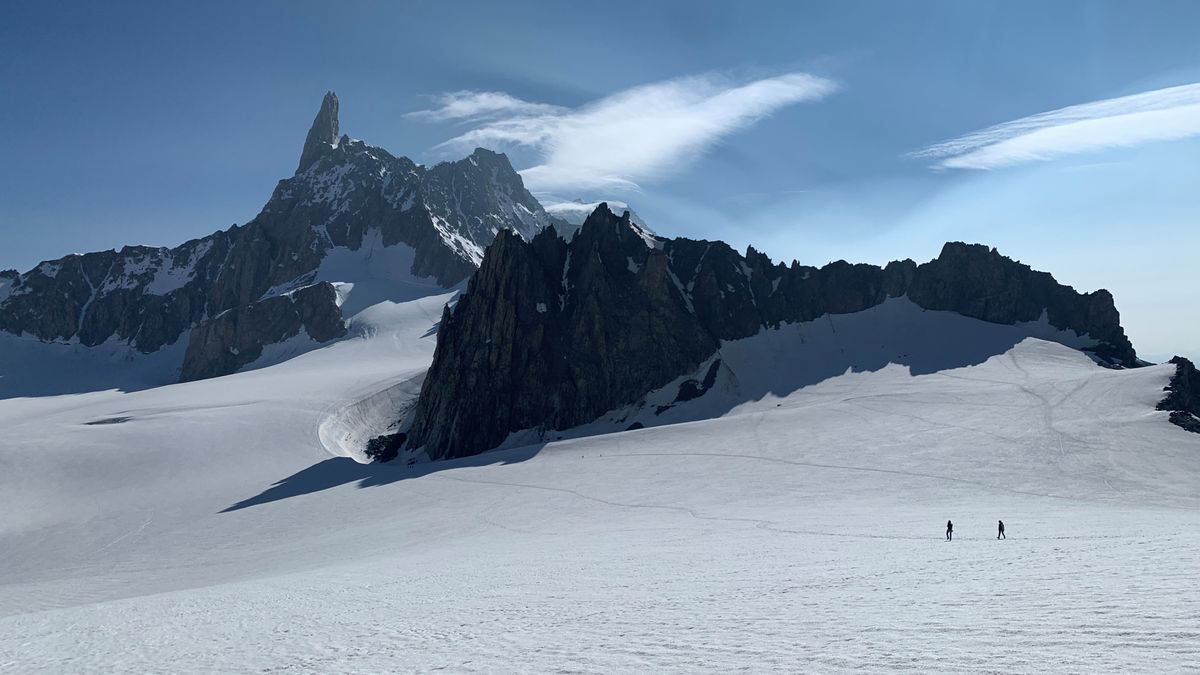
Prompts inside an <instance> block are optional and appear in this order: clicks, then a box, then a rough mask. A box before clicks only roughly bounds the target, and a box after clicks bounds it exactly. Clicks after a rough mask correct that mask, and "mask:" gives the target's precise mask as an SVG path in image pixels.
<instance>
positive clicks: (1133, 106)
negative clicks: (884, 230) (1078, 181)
mask: <svg viewBox="0 0 1200 675" xmlns="http://www.w3.org/2000/svg"><path fill="white" fill-rule="evenodd" d="M1196 135H1200V83H1196V84H1185V85H1182V86H1178V87H1169V88H1166V89H1156V90H1154V91H1147V92H1143V93H1141V94H1134V95H1132V96H1122V97H1120V98H1110V99H1105V100H1102V101H1093V102H1091V103H1083V104H1080V105H1073V106H1070V107H1067V108H1060V109H1058V110H1051V111H1049V112H1044V113H1040V114H1037V115H1032V116H1030V117H1022V118H1021V119H1018V120H1013V121H1011V122H1005V123H1003V124H997V125H996V126H992V127H988V128H987V129H983V130H982V131H976V132H974V133H970V134H967V135H965V136H960V137H958V138H955V139H953V140H950V141H946V142H944V143H938V144H937V145H934V146H931V147H929V148H926V149H924V150H921V151H919V152H916V153H913V156H914V157H922V158H933V159H937V160H938V161H937V163H936V164H934V167H935V168H939V169H996V168H1001V167H1006V166H1012V165H1014V164H1023V163H1026V162H1037V161H1044V160H1049V159H1055V158H1057V157H1062V156H1064V155H1076V154H1081V153H1086V152H1092V151H1097V150H1104V149H1107V148H1119V147H1131V146H1135V145H1140V144H1142V143H1147V142H1150V141H1163V140H1174V139H1180V138H1186V137H1188V136H1196Z"/></svg>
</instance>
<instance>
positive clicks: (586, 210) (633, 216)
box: [544, 199, 654, 241]
mask: <svg viewBox="0 0 1200 675" xmlns="http://www.w3.org/2000/svg"><path fill="white" fill-rule="evenodd" d="M600 204H607V205H608V208H609V209H610V210H613V211H618V212H620V211H628V212H629V222H631V223H633V225H634V226H635V227H637V228H639V229H641V230H642V231H643V232H645V233H647V234H650V235H653V234H654V230H652V229H651V228H650V226H649V225H647V224H646V221H644V220H642V218H641V216H639V215H638V214H637V212H636V211H634V210H633V209H631V208H630V207H629V204H626V203H625V202H618V201H612V200H609V201H607V202H585V201H584V200H582V199H576V200H574V201H569V202H549V203H547V204H544V206H545V207H546V212H547V213H549V214H550V215H551V216H553V217H555V218H557V219H558V220H560V221H561V223H559V222H556V223H555V224H554V229H555V230H557V231H558V233H559V234H560V235H562V237H563V238H564V239H566V240H567V241H570V240H571V238H572V237H574V236H575V233H576V232H578V231H579V228H580V227H582V226H583V222H584V221H585V220H587V217H588V216H590V215H592V212H593V211H595V210H596V207H598V206H600Z"/></svg>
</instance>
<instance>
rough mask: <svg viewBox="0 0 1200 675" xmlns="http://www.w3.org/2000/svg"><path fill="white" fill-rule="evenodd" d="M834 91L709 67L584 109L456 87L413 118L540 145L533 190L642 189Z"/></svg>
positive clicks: (496, 140)
mask: <svg viewBox="0 0 1200 675" xmlns="http://www.w3.org/2000/svg"><path fill="white" fill-rule="evenodd" d="M836 89H837V84H836V83H834V82H833V81H831V80H828V79H825V78H822V77H817V76H813V75H809V74H806V73H789V74H785V75H779V76H776V77H769V78H764V79H758V80H751V81H734V80H731V79H730V78H728V77H724V76H720V75H714V74H707V75H697V76H691V77H684V78H678V79H673V80H666V81H663V82H655V83H652V84H646V85H641V86H638V87H633V88H631V89H626V90H624V91H620V92H617V93H615V94H612V95H609V96H606V97H604V98H601V99H599V100H596V101H593V102H591V103H588V104H585V105H583V106H580V107H578V108H565V107H561V106H555V105H549V104H545V103H534V102H530V101H523V100H521V99H518V98H516V97H513V96H510V95H509V94H506V93H502V92H471V91H460V92H454V93H449V94H443V95H442V96H440V97H438V98H437V99H436V100H437V102H438V104H439V106H438V107H437V108H433V109H430V110H422V111H418V112H415V113H410V116H411V117H414V118H417V119H426V120H433V121H454V122H467V123H470V124H472V125H473V126H472V128H470V129H469V130H467V131H465V132H463V133H461V134H459V135H458V136H455V137H454V138H451V139H450V140H448V141H445V142H444V143H442V144H440V145H439V147H443V148H455V149H463V148H467V149H469V148H473V147H475V146H484V147H493V148H496V147H500V148H503V147H505V146H510V147H511V146H520V147H525V148H530V149H532V150H534V151H535V152H536V153H537V154H538V156H539V159H540V163H538V164H536V165H534V166H532V167H529V168H527V169H524V170H523V171H521V175H522V176H523V178H524V179H525V182H526V184H527V185H528V186H529V188H530V189H531V190H534V191H539V192H546V191H555V190H577V189H579V190H586V189H622V188H623V189H636V188H637V187H638V183H639V182H641V181H647V180H654V179H657V178H660V177H663V176H666V175H668V174H670V173H672V172H674V171H678V170H680V169H681V168H684V167H686V166H687V165H688V163H689V162H690V160H692V159H694V158H695V157H696V156H698V155H700V154H702V153H703V152H704V151H706V150H707V149H708V148H709V147H711V146H712V145H713V144H715V143H717V142H718V141H720V140H721V139H722V138H724V137H725V136H728V135H730V134H732V133H734V132H736V131H738V130H740V129H744V128H746V127H748V126H750V125H752V124H754V123H755V122H756V121H758V120H760V119H762V118H763V117H766V116H768V115H770V114H772V113H774V112H776V111H777V110H779V109H781V108H784V107H786V106H790V105H794V104H796V103H802V102H809V101H819V100H821V99H823V98H825V97H826V96H828V95H830V94H831V93H833V92H834V91H836Z"/></svg>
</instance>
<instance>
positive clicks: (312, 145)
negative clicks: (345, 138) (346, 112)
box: [296, 91, 339, 173]
mask: <svg viewBox="0 0 1200 675" xmlns="http://www.w3.org/2000/svg"><path fill="white" fill-rule="evenodd" d="M338 136H339V131H338V97H337V94H335V93H333V92H332V91H330V92H326V93H325V98H324V100H322V101H321V109H320V110H319V111H317V117H316V119H314V120H313V123H312V128H310V129H309V130H308V138H305V139H304V151H303V152H301V153H300V165H299V166H298V167H296V173H300V172H301V171H304V170H305V169H307V168H308V167H309V166H311V165H312V163H313V162H315V161H317V158H318V157H320V156H321V153H322V152H323V151H324V150H325V149H326V147H334V146H336V145H337V142H338Z"/></svg>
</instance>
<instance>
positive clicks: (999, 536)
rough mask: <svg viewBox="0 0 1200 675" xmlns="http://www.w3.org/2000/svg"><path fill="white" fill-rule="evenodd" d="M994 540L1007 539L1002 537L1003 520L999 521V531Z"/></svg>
mask: <svg viewBox="0 0 1200 675" xmlns="http://www.w3.org/2000/svg"><path fill="white" fill-rule="evenodd" d="M996 538H997V539H1008V537H1006V536H1004V521H1003V520H1001V521H1000V531H999V532H998V533H996Z"/></svg>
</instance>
